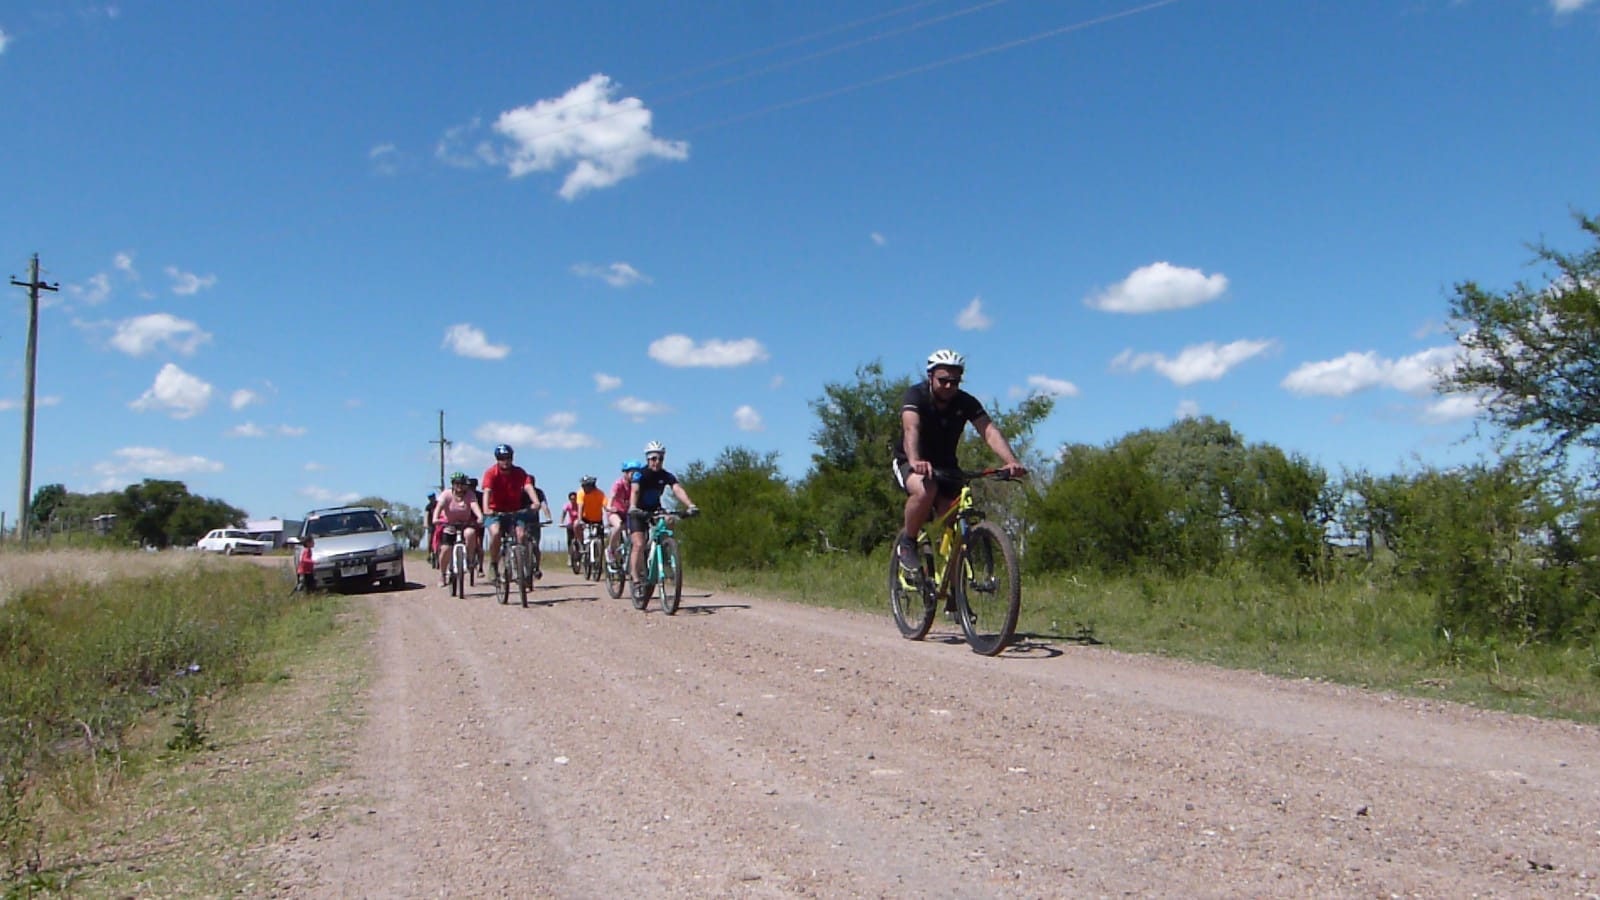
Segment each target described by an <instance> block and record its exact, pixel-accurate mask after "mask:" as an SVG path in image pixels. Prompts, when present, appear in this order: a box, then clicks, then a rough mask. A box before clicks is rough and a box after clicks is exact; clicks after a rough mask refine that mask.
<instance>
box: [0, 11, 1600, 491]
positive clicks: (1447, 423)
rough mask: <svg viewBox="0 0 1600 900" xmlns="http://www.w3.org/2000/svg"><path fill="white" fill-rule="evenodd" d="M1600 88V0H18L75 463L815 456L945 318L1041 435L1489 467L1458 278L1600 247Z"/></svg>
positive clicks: (4, 484)
mask: <svg viewBox="0 0 1600 900" xmlns="http://www.w3.org/2000/svg"><path fill="white" fill-rule="evenodd" d="M1596 85H1600V0H1384V2H1379V0H1308V2H1278V3H1228V2H1221V0H1174V2H1155V3H1139V2H1137V0H1128V2H1110V0H1002V2H976V0H974V2H961V0H949V2H918V0H849V2H843V0H837V2H836V0H808V2H805V3H779V2H770V0H746V2H734V0H725V2H716V3H711V2H707V3H662V2H625V0H588V2H584V3H537V4H531V3H530V4H506V3H500V2H493V3H490V2H456V3H450V4H444V3H392V4H355V3H318V4H312V3H263V2H244V0H223V2H219V0H205V2H188V0H162V2H153V0H152V2H141V0H128V2H118V3H114V4H107V3H74V2H70V0H50V2H42V0H41V2H29V0H3V2H0V98H3V99H0V111H3V112H4V119H5V121H6V123H7V136H6V139H5V141H4V142H3V143H0V187H3V194H4V196H5V198H6V204H5V210H6V212H5V215H4V216H3V217H0V258H3V259H4V261H5V262H6V263H7V265H8V267H9V271H8V272H6V273H0V274H9V275H11V276H14V277H17V278H19V279H25V278H26V275H27V265H28V259H29V256H30V255H31V254H32V253H35V252H37V253H38V254H39V255H40V258H41V262H42V264H43V266H44V269H45V272H44V278H45V280H47V281H50V282H56V283H59V284H60V286H61V290H60V291H59V293H56V294H50V295H47V301H46V304H47V305H46V306H45V308H44V309H43V310H42V312H41V316H40V354H39V369H38V396H39V398H40V399H39V404H40V405H39V408H38V414H37V431H36V451H35V465H34V472H33V484H34V486H35V487H37V486H39V485H42V484H47V483H52V482H60V483H63V484H65V485H67V487H68V488H70V489H72V490H74V491H93V490H102V489H107V488H120V487H122V486H123V485H126V484H128V483H130V482H135V481H138V480H139V479H141V478H144V477H162V478H177V479H181V480H183V481H185V482H186V483H187V484H188V485H189V486H190V489H191V490H193V491H195V492H196V493H200V494H204V495H206V496H212V497H220V498H222V499H224V500H227V501H229V502H231V503H233V504H235V505H236V506H240V507H242V508H244V509H245V510H247V511H248V512H249V513H250V514H251V515H252V516H258V517H265V516H270V515H283V516H286V517H296V516H298V515H299V514H300V513H301V512H303V511H304V510H305V509H307V508H309V507H312V506H319V505H326V504H330V503H335V502H339V501H341V500H345V499H350V498H354V497H357V496H362V495H371V494H377V495H381V496H385V497H388V498H390V499H392V500H398V501H405V502H409V503H413V504H417V503H420V502H421V500H422V498H423V497H424V496H425V494H426V492H427V490H428V489H429V485H430V483H431V482H432V481H433V480H434V479H436V478H437V473H438V462H437V450H436V448H435V447H434V446H432V445H430V444H429V441H431V440H433V439H434V438H435V437H436V436H437V429H438V411H439V410H441V409H442V410H444V411H445V414H446V420H445V427H446V432H447V435H448V436H449V438H451V439H452V441H453V444H452V446H451V450H450V452H451V456H452V460H451V462H450V464H449V465H450V467H451V468H456V467H459V468H462V469H466V470H468V471H481V470H482V468H483V467H484V466H485V465H486V464H487V463H488V461H489V458H488V448H490V447H492V446H493V445H494V444H495V443H496V442H498V441H502V440H504V441H509V442H510V443H512V444H513V445H515V446H516V447H517V449H518V459H519V461H520V462H522V463H523V464H524V465H525V466H527V468H529V470H530V471H532V472H533V473H534V474H535V475H536V476H538V477H539V479H540V481H541V483H542V484H544V485H546V486H547V489H551V488H553V489H556V490H559V492H560V493H561V494H565V492H566V491H567V490H568V489H570V488H571V487H572V486H573V485H575V483H576V481H577V479H578V478H579V476H581V475H582V474H584V473H595V474H598V475H600V476H601V477H602V479H608V477H609V476H612V475H613V473H614V472H615V471H616V467H617V463H618V462H619V461H620V460H621V459H623V458H625V457H629V456H634V455H637V453H638V451H639V449H640V447H641V446H642V445H643V444H644V443H645V442H646V441H647V440H651V439H659V440H661V441H663V442H665V443H666V444H667V445H668V448H669V456H668V465H669V467H671V468H680V469H681V467H682V466H684V465H686V464H687V463H688V462H689V461H690V460H693V459H704V460H708V461H709V460H711V459H713V458H714V457H715V456H716V455H717V454H718V453H719V452H720V451H721V450H722V449H723V448H725V447H728V446H732V445H743V446H747V447H750V448H752V449H754V450H757V451H761V452H767V451H776V452H777V453H778V454H779V461H780V463H781V465H782V466H783V467H784V470H785V472H786V474H789V475H791V476H795V477H799V476H801V475H803V474H804V473H805V471H806V470H807V468H808V466H809V463H810V454H811V452H812V449H813V447H812V440H811V434H812V432H813V430H814V429H815V428H816V419H815V416H814V414H813V412H812V410H811V409H810V406H809V403H810V402H811V401H813V400H815V399H817V398H818V397H820V396H821V395H822V388H823V385H824V384H826V383H828V382H838V381H849V380H851V379H852V377H853V372H854V370H855V369H856V367H857V366H859V365H861V364H863V363H867V362H871V361H874V360H881V361H882V362H883V363H884V365H885V367H886V369H887V370H888V372H889V373H890V374H891V375H899V374H913V373H919V372H920V365H921V361H922V359H923V358H925V357H926V356H927V354H928V353H929V352H930V351H931V350H933V349H935V348H937V347H944V346H949V347H954V348H956V349H958V350H960V351H961V352H963V353H965V354H966V355H967V358H968V360H969V369H968V386H969V388H970V389H972V390H973V392H974V393H976V394H978V395H979V396H980V398H982V399H984V400H985V401H986V402H989V401H992V402H996V403H999V404H1002V405H1007V406H1009V405H1012V404H1015V403H1016V402H1017V400H1018V398H1020V397H1021V396H1024V395H1025V394H1026V393H1027V392H1029V391H1046V392H1050V393H1054V394H1056V395H1057V396H1058V405H1057V408H1056V411H1055V412H1054V414H1053V415H1052V416H1051V418H1050V419H1049V420H1048V421H1047V422H1046V423H1045V424H1044V426H1043V427H1042V428H1041V429H1040V431H1039V434H1038V438H1039V443H1040V445H1041V446H1044V447H1053V446H1056V445H1059V444H1061V443H1064V442H1086V443H1092V444H1102V443H1105V442H1109V441H1113V440H1115V439H1117V438H1119V437H1121V436H1122V435H1124V434H1126V433H1127V432H1129V431H1132V430H1135V429H1139V428H1146V427H1157V428H1159V427H1164V426H1166V425H1167V424H1169V423H1171V422H1172V421H1173V420H1174V419H1175V418H1177V417H1179V416H1183V415H1193V414H1197V413H1198V414H1207V415H1212V416H1215V417H1218V418H1221V419H1226V420H1228V421H1229V422H1231V423H1233V424H1234V426H1235V427H1236V428H1237V429H1239V430H1240V431H1241V432H1242V433H1243V434H1244V435H1245V436H1246V438H1248V439H1250V440H1252V441H1265V442H1271V443H1273V444H1276V445H1278V446H1281V447H1283V448H1285V449H1287V450H1291V451H1297V452H1300V453H1303V454H1305V455H1307V456H1308V457H1310V458H1311V459H1313V460H1314V461H1316V462H1319V463H1321V464H1322V465H1324V466H1327V467H1328V468H1329V469H1330V470H1331V471H1333V472H1334V473H1336V474H1337V473H1338V472H1340V471H1341V470H1342V469H1344V468H1354V467H1364V468H1367V469H1371V470H1374V471H1380V472H1387V471H1394V470H1397V469H1401V468H1405V467H1411V466H1415V465H1417V464H1418V463H1423V464H1449V463H1452V462H1456V461H1461V460H1464V459H1470V458H1472V457H1473V456H1474V455H1475V454H1476V453H1478V452H1480V449H1481V448H1480V447H1479V445H1477V444H1474V443H1472V442H1470V441H1467V442H1463V439H1464V438H1466V437H1467V436H1469V435H1471V433H1472V418H1471V415H1472V409H1473V404H1472V402H1471V400H1470V398H1455V399H1447V400H1441V398H1439V397H1437V396H1435V395H1433V394H1432V393H1431V390H1430V387H1431V383H1432V375H1431V374H1430V373H1431V372H1432V371H1433V370H1434V369H1436V368H1437V367H1438V366H1439V365H1443V364H1448V362H1449V360H1450V358H1451V357H1452V353H1453V351H1452V350H1451V339H1450V336H1449V334H1448V331H1447V330H1446V329H1445V321H1444V315H1445V312H1446V310H1447V298H1448V296H1449V293H1450V289H1451V286H1452V285H1453V284H1454V283H1456V282H1458V281H1461V280H1465V279H1474V280H1477V281H1479V282H1480V283H1482V284H1485V285H1487V286H1492V287H1496V288H1504V287H1508V286H1510V285H1511V284H1513V283H1514V282H1516V281H1517V280H1519V279H1522V280H1530V281H1533V282H1539V281H1540V274H1541V273H1539V271H1538V270H1536V269H1532V268H1530V267H1529V265H1528V263H1529V261H1530V259H1531V257H1532V254H1531V253H1530V251H1529V250H1528V247H1527V245H1528V243H1530V242H1533V241H1538V240H1541V239H1544V240H1548V241H1549V242H1550V243H1552V244H1553V245H1555V246H1557V247H1564V248H1567V249H1577V248H1579V247H1581V246H1582V242H1581V240H1580V238H1581V235H1580V233H1579V231H1578V229H1577V228H1576V227H1575V225H1574V224H1573V221H1572V218H1571V216H1572V212H1573V211H1574V210H1578V211H1584V212H1588V213H1591V214H1593V213H1597V212H1600V196H1597V188H1600V117H1597V116H1595V115H1594V111H1595V109H1596V103H1595V86H1596ZM7 290H8V293H7V295H6V302H5V303H4V305H3V306H0V310H3V313H0V360H3V363H0V448H4V449H3V451H0V463H4V461H5V460H11V462H10V463H5V464H0V509H6V510H8V511H9V516H8V519H9V520H13V521H14V518H15V515H16V512H15V511H16V502H17V484H18V474H17V473H18V468H19V467H18V466H17V465H16V461H17V460H18V458H19V455H18V453H19V451H18V448H19V447H20V434H21V414H20V410H19V407H20V405H21V404H20V398H21V396H22V390H23V387H22V386H23V377H22V358H23V344H24V336H25V325H26V316H25V310H26V302H25V299H26V295H25V292H23V291H22V290H20V289H18V288H14V287H8V288H7ZM552 493H553V494H554V493H555V490H552Z"/></svg>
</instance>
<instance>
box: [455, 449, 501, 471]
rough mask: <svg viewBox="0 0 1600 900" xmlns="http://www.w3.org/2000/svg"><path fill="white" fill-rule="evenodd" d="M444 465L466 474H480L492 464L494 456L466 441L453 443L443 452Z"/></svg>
mask: <svg viewBox="0 0 1600 900" xmlns="http://www.w3.org/2000/svg"><path fill="white" fill-rule="evenodd" d="M444 460H445V464H446V465H448V466H449V467H450V468H452V469H462V470H464V471H467V472H482V471H483V470H485V469H487V468H489V464H490V463H492V462H494V454H493V453H490V452H489V451H488V450H485V449H483V448H482V447H479V446H477V445H476V444H469V443H467V442H466V441H455V442H454V443H452V444H451V445H450V446H449V447H448V448H446V449H445V452H444Z"/></svg>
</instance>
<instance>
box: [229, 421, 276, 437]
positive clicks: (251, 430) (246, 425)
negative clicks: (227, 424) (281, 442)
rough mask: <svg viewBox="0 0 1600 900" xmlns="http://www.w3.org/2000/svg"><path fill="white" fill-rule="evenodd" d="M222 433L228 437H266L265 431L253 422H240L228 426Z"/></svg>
mask: <svg viewBox="0 0 1600 900" xmlns="http://www.w3.org/2000/svg"><path fill="white" fill-rule="evenodd" d="M224 434H225V435H226V436H228V437H242V438H258V437H266V436H267V431H266V429H265V428H262V427H261V426H260V425H257V424H256V423H254V422H241V423H240V424H238V425H235V426H233V427H232V428H229V429H228V430H227V431H226V432H224Z"/></svg>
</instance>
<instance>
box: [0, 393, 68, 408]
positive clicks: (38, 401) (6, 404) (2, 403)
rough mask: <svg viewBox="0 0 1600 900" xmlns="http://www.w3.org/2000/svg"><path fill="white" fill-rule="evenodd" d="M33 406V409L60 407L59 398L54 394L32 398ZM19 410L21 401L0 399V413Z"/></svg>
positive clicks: (8, 398)
mask: <svg viewBox="0 0 1600 900" xmlns="http://www.w3.org/2000/svg"><path fill="white" fill-rule="evenodd" d="M33 405H34V406H35V407H39V406H60V405H61V398H60V397H59V396H57V395H55V394H49V395H46V396H44V397H35V398H33ZM21 408H22V401H21V400H12V399H11V398H10V397H6V398H4V399H0V412H10V411H11V410H13V409H21Z"/></svg>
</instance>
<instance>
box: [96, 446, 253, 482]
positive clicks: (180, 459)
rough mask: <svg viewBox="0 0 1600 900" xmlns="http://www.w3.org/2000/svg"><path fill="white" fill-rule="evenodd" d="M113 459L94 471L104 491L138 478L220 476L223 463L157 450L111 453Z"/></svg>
mask: <svg viewBox="0 0 1600 900" xmlns="http://www.w3.org/2000/svg"><path fill="white" fill-rule="evenodd" d="M111 456H112V459H110V460H106V461H103V462H97V463H95V464H94V466H93V467H92V468H93V470H94V473H95V474H96V475H99V476H100V483H101V486H102V487H103V488H106V489H110V488H114V487H117V486H119V485H121V484H125V483H127V482H128V481H130V480H132V479H135V478H144V477H147V476H155V477H171V476H174V475H193V474H197V473H203V472H221V471H222V463H219V462H217V461H215V460H211V459H206V458H205V457H204V456H185V455H183V454H180V453H173V452H172V451H170V450H166V449H157V448H155V447H123V448H122V449H120V450H114V451H112V453H111Z"/></svg>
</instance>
